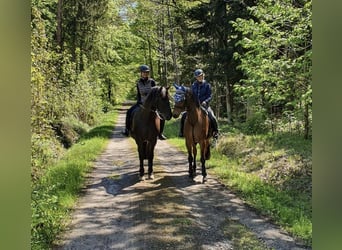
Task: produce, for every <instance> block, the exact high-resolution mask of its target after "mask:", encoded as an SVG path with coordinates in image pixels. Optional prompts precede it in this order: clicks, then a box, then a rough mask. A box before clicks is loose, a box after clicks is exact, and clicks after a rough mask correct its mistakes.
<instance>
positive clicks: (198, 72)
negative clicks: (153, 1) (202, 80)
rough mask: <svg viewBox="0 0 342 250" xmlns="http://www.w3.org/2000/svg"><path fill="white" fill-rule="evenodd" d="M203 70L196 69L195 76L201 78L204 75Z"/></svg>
mask: <svg viewBox="0 0 342 250" xmlns="http://www.w3.org/2000/svg"><path fill="white" fill-rule="evenodd" d="M203 73H204V72H203V70H202V69H196V70H195V72H194V76H195V77H198V76H201V75H203Z"/></svg>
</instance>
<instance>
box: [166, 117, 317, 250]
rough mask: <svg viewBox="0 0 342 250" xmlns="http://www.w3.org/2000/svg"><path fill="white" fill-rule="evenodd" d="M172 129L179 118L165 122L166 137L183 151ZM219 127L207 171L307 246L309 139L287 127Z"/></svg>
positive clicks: (309, 227) (309, 223)
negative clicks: (265, 130) (272, 130)
mask: <svg viewBox="0 0 342 250" xmlns="http://www.w3.org/2000/svg"><path fill="white" fill-rule="evenodd" d="M178 130H179V120H171V121H170V122H168V123H166V128H165V134H166V136H168V137H169V142H171V143H172V144H174V145H176V146H177V147H178V148H180V149H181V150H183V151H184V152H186V148H185V142H184V139H183V138H178V137H177V135H178ZM220 132H221V136H220V138H219V140H218V142H217V144H216V146H215V148H213V149H212V156H211V158H210V160H209V161H207V166H208V172H210V173H212V174H215V175H216V176H217V177H218V178H219V179H220V181H221V182H222V183H224V184H225V185H226V186H227V187H228V188H230V189H231V190H232V191H234V192H235V193H236V194H237V195H238V196H240V197H241V198H243V199H244V201H245V202H246V203H247V204H248V205H250V206H251V207H253V208H254V209H255V210H256V211H257V212H258V213H260V214H263V215H266V216H268V217H270V218H271V219H272V220H273V221H274V222H275V223H277V224H278V225H280V226H281V227H282V228H284V229H285V230H286V231H288V232H289V233H290V234H291V235H292V236H293V237H295V238H297V239H298V240H299V241H302V242H303V243H304V244H305V245H308V246H311V245H312V205H311V202H312V150H311V146H312V142H311V141H310V140H305V139H303V138H301V137H299V136H297V135H293V134H289V133H282V134H281V133H279V134H276V135H272V134H262V135H247V134H243V133H242V131H241V130H239V129H237V128H234V127H233V126H227V125H224V126H223V125H221V126H220ZM184 160H185V161H187V157H184ZM197 160H198V159H197Z"/></svg>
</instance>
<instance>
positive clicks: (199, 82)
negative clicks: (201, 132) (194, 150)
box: [179, 69, 218, 140]
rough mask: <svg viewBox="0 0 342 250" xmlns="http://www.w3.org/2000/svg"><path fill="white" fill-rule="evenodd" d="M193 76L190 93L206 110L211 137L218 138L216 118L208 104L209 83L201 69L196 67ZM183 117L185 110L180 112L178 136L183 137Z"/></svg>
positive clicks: (209, 96)
mask: <svg viewBox="0 0 342 250" xmlns="http://www.w3.org/2000/svg"><path fill="white" fill-rule="evenodd" d="M194 76H195V78H196V80H195V81H194V82H193V83H192V85H191V90H192V93H193V95H194V96H195V97H196V98H197V99H198V101H199V103H200V104H201V106H202V107H203V108H204V109H205V110H206V111H207V112H208V116H209V119H210V123H211V127H212V131H213V138H214V139H215V140H217V138H218V125H217V120H216V117H215V115H214V112H213V110H212V109H211V108H210V106H209V103H210V101H211V99H212V95H211V85H210V83H208V82H207V81H206V80H204V76H205V75H204V72H203V70H202V69H196V70H195V72H194ZM185 118H186V112H184V113H183V114H182V118H181V125H180V131H179V137H184V134H183V129H184V121H185Z"/></svg>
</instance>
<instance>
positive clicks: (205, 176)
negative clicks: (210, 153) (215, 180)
mask: <svg viewBox="0 0 342 250" xmlns="http://www.w3.org/2000/svg"><path fill="white" fill-rule="evenodd" d="M201 165H202V183H204V182H206V181H207V169H206V167H205V158H204V156H201Z"/></svg>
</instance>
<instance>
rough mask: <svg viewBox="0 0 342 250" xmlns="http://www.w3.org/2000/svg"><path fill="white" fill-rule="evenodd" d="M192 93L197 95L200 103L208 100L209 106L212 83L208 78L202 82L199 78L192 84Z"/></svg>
mask: <svg viewBox="0 0 342 250" xmlns="http://www.w3.org/2000/svg"><path fill="white" fill-rule="evenodd" d="M191 89H192V93H193V95H194V96H196V97H197V99H198V100H199V103H202V102H206V103H207V106H209V103H210V101H211V98H212V96H211V85H210V83H208V82H207V81H206V80H204V81H203V82H202V83H199V82H198V81H197V80H196V81H194V82H193V83H192V85H191Z"/></svg>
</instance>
